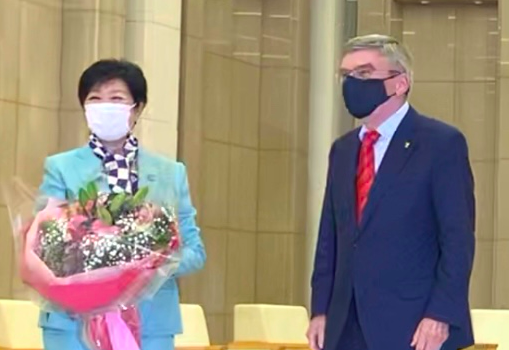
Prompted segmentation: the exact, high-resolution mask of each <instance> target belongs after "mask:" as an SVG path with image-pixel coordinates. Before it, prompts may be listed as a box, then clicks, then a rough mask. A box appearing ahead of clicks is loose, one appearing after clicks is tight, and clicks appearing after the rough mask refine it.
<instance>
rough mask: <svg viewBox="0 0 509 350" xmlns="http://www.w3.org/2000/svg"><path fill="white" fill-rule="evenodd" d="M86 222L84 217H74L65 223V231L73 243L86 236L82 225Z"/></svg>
mask: <svg viewBox="0 0 509 350" xmlns="http://www.w3.org/2000/svg"><path fill="white" fill-rule="evenodd" d="M85 221H87V217H86V216H84V215H74V216H72V217H71V218H70V220H69V222H68V223H67V231H68V232H69V233H70V234H71V237H72V240H73V241H79V240H81V239H82V238H83V236H85V235H86V234H87V229H86V227H85V226H84V225H83V223H84V222H85Z"/></svg>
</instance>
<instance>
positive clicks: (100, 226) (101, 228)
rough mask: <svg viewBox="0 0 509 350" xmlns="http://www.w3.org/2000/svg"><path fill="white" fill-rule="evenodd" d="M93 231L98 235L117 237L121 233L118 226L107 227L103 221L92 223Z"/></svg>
mask: <svg viewBox="0 0 509 350" xmlns="http://www.w3.org/2000/svg"><path fill="white" fill-rule="evenodd" d="M91 231H92V232H94V233H97V234H112V235H116V234H118V233H119V228H118V227H117V226H110V225H106V224H105V223H104V222H102V221H101V220H95V221H94V222H93V223H92V228H91Z"/></svg>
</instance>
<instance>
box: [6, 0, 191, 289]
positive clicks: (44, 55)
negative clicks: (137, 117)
mask: <svg viewBox="0 0 509 350" xmlns="http://www.w3.org/2000/svg"><path fill="white" fill-rule="evenodd" d="M180 3H181V2H180V0H171V1H150V0H2V1H0V115H1V118H2V123H0V139H1V140H2V147H1V148H0V181H3V180H6V179H9V178H10V177H12V176H13V175H17V176H21V177H22V178H23V179H24V180H25V181H27V182H28V183H29V184H31V185H33V186H37V185H38V184H39V182H40V180H41V176H42V164H43V161H44V158H45V157H46V156H47V155H49V154H52V153H55V152H58V151H61V150H66V149H69V148H73V147H76V146H79V145H82V144H83V143H84V142H85V140H86V135H87V129H86V126H85V123H84V119H83V117H82V112H81V109H80V107H79V103H78V100H77V83H78V79H79V77H80V74H81V73H82V71H83V70H84V69H85V68H86V67H87V66H88V65H90V64H91V63H92V62H94V61H96V60H97V59H100V58H111V57H115V58H123V57H124V58H127V59H130V60H133V61H135V62H137V63H139V64H140V65H141V66H142V68H143V69H144V71H145V73H146V76H147V79H148V83H149V105H148V108H147V110H146V111H145V113H144V115H143V120H142V122H141V123H140V124H141V125H140V126H139V127H138V129H137V133H138V134H139V135H140V137H141V140H142V142H143V144H144V146H145V147H147V148H149V149H151V150H155V151H158V152H161V153H163V154H165V155H168V156H170V157H175V156H176V145H177V140H176V139H177V137H176V134H177V132H176V131H177V120H178V101H179V100H178V85H179V73H180V71H179V66H180V20H181V16H180V11H181V6H180ZM0 239H1V244H0V298H5V297H17V298H23V297H25V293H24V292H25V290H24V288H23V286H22V285H21V284H20V283H19V280H18V279H17V278H16V277H17V276H16V273H15V271H16V270H15V265H14V257H13V254H12V252H13V249H12V239H11V231H10V225H9V220H8V215H7V210H6V207H5V203H4V202H3V196H0Z"/></svg>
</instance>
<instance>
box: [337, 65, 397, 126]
mask: <svg viewBox="0 0 509 350" xmlns="http://www.w3.org/2000/svg"><path fill="white" fill-rule="evenodd" d="M399 74H400V73H398V74H396V75H391V76H389V77H387V78H384V79H360V78H356V77H353V76H350V75H347V76H346V77H345V78H344V80H343V98H344V100H345V105H346V108H347V109H348V111H349V112H350V114H351V115H353V116H354V117H355V118H357V119H363V118H366V117H367V116H369V115H371V113H373V112H374V111H375V109H377V108H378V107H379V106H380V105H382V104H384V103H385V102H386V101H387V100H388V99H389V98H391V97H392V96H394V94H393V95H390V96H389V95H387V92H386V91H385V81H386V80H389V79H392V78H394V77H396V76H397V75H399Z"/></svg>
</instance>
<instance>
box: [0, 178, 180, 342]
mask: <svg viewBox="0 0 509 350" xmlns="http://www.w3.org/2000/svg"><path fill="white" fill-rule="evenodd" d="M148 191H149V190H148V188H140V189H139V190H138V192H136V194H134V195H128V194H126V193H120V194H108V193H100V192H99V191H98V189H97V186H96V185H95V183H94V182H91V183H89V184H87V185H86V186H85V187H84V188H82V189H80V190H79V193H78V196H77V198H73V196H72V194H71V193H68V195H67V200H66V201H56V200H54V199H48V201H47V204H46V206H45V209H43V210H41V211H39V212H38V213H37V214H36V215H35V217H34V216H30V217H28V215H27V211H26V209H25V210H23V207H24V208H26V207H29V206H31V207H32V208H33V207H34V202H33V200H28V199H27V197H29V198H31V199H33V198H34V196H32V195H31V194H30V193H31V191H29V190H28V189H27V187H26V186H25V185H24V184H23V183H22V182H20V181H19V180H17V181H15V182H14V184H13V186H10V187H9V188H6V190H5V193H6V194H7V203H8V207H9V212H10V215H11V220H12V222H13V228H14V232H15V236H16V238H17V243H18V244H17V246H18V251H19V257H20V261H19V263H20V274H21V277H22V279H23V281H24V282H25V283H26V284H28V285H29V286H30V287H31V288H32V289H34V290H35V291H36V292H37V294H38V295H39V296H40V297H41V298H42V300H43V301H44V303H43V305H42V307H43V308H44V309H47V310H49V311H55V310H58V311H61V312H67V313H69V314H70V315H71V316H73V317H78V318H81V319H82V320H83V334H84V337H85V341H86V342H87V343H88V345H89V346H90V347H91V348H92V349H96V350H139V349H140V335H139V329H140V324H139V317H138V312H137V309H136V307H135V305H136V303H137V301H139V300H140V298H147V297H150V296H151V295H152V294H153V293H155V292H156V291H157V290H158V288H159V287H160V286H161V285H162V283H164V281H165V280H166V278H168V277H169V276H170V275H171V274H172V273H174V272H175V270H176V269H177V267H178V262H179V252H180V241H179V234H178V225H177V218H176V216H175V213H174V211H173V208H172V207H168V206H158V205H155V204H154V203H150V202H148V201H147V200H146V197H147V194H148ZM28 202H29V203H30V205H27V203H28Z"/></svg>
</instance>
